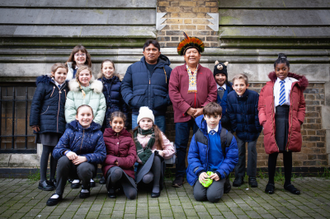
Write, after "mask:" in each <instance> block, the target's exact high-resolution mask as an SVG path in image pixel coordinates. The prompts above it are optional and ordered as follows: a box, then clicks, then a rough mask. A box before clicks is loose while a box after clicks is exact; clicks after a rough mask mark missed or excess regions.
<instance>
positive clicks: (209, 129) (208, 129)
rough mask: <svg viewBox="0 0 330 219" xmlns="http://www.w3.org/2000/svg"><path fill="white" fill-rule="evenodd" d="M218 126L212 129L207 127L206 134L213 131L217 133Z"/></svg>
mask: <svg viewBox="0 0 330 219" xmlns="http://www.w3.org/2000/svg"><path fill="white" fill-rule="evenodd" d="M218 129H219V126H218V125H217V126H216V127H215V128H214V129H211V128H210V127H209V126H207V133H210V131H212V130H214V131H215V132H218Z"/></svg>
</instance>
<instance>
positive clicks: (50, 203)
mask: <svg viewBox="0 0 330 219" xmlns="http://www.w3.org/2000/svg"><path fill="white" fill-rule="evenodd" d="M55 194H56V193H54V194H53V195H55ZM53 195H52V196H53ZM52 196H51V197H50V198H49V199H48V200H47V202H46V205H47V206H54V205H57V204H58V203H59V202H60V201H61V200H62V196H61V195H60V196H59V197H58V198H52Z"/></svg>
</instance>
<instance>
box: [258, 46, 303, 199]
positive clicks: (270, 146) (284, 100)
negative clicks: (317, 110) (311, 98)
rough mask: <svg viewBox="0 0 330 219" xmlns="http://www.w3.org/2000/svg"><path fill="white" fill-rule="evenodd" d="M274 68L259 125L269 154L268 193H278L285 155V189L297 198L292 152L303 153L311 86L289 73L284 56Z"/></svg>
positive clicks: (261, 102) (262, 100)
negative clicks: (277, 179)
mask: <svg viewBox="0 0 330 219" xmlns="http://www.w3.org/2000/svg"><path fill="white" fill-rule="evenodd" d="M274 68H275V71H273V72H270V73H269V75H268V77H269V79H270V81H269V82H267V83H266V85H265V86H264V87H263V88H262V89H261V92H260V98H259V121H260V124H261V125H262V126H263V127H264V146H265V151H266V153H267V154H269V158H268V177H269V179H268V184H267V186H266V189H265V192H266V193H269V194H273V193H274V191H275V184H274V175H275V168H276V160H277V156H278V154H279V153H283V163H284V176H285V182H284V189H286V190H288V191H289V192H291V193H293V194H296V195H298V194H300V191H299V190H298V189H297V188H295V187H294V186H293V185H292V184H291V173H292V152H299V151H300V150H301V145H302V138H301V132H300V127H301V125H302V124H303V122H304V118H305V107H306V103H305V99H304V96H303V91H304V90H305V89H306V87H307V86H308V80H307V79H306V78H305V76H301V75H297V74H294V73H291V72H290V63H289V61H288V60H287V57H286V55H285V54H283V53H280V54H279V55H278V58H277V60H276V61H275V63H274Z"/></svg>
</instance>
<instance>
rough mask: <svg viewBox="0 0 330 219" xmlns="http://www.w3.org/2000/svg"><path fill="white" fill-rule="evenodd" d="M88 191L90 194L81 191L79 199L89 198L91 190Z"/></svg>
mask: <svg viewBox="0 0 330 219" xmlns="http://www.w3.org/2000/svg"><path fill="white" fill-rule="evenodd" d="M82 189H83V188H82ZM87 190H88V192H81V191H80V194H79V198H88V197H89V196H90V195H91V192H90V191H89V189H87Z"/></svg>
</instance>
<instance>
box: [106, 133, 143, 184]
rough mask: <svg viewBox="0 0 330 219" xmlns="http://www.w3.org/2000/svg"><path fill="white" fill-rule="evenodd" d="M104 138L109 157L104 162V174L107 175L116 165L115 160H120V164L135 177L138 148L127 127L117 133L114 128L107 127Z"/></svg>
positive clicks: (128, 173)
mask: <svg viewBox="0 0 330 219" xmlns="http://www.w3.org/2000/svg"><path fill="white" fill-rule="evenodd" d="M103 138H104V143H105V146H106V148H107V157H106V159H105V161H104V163H103V175H104V176H105V177H106V174H107V172H108V170H109V169H110V168H111V167H113V166H116V165H115V162H116V161H118V166H119V167H120V168H122V169H123V170H124V171H125V173H126V174H127V175H128V176H130V177H132V178H133V179H134V168H133V165H134V163H135V161H136V148H135V144H134V141H133V138H132V135H131V134H130V133H129V132H128V131H127V130H126V129H123V130H121V132H120V133H119V134H117V133H116V132H115V131H113V130H112V128H106V129H105V131H104V134H103Z"/></svg>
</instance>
